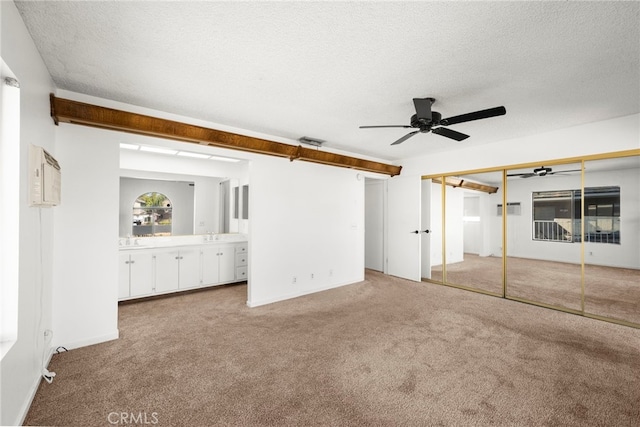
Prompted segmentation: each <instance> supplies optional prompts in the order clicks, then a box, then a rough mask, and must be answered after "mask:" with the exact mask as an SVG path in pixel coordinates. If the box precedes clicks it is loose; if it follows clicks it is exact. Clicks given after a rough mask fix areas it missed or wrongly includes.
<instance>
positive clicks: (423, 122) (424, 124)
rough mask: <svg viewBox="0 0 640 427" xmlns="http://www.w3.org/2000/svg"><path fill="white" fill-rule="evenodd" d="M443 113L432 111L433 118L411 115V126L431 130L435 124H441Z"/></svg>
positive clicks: (421, 129)
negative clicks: (420, 117)
mask: <svg viewBox="0 0 640 427" xmlns="http://www.w3.org/2000/svg"><path fill="white" fill-rule="evenodd" d="M441 119H442V114H440V113H438V112H437V111H432V112H431V120H428V119H419V118H418V115H417V114H414V115H413V116H411V127H413V128H418V129H420V131H421V132H429V131H430V130H431V128H432V127H433V126H437V125H438V124H440V120H441Z"/></svg>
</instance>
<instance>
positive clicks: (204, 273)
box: [118, 233, 248, 301]
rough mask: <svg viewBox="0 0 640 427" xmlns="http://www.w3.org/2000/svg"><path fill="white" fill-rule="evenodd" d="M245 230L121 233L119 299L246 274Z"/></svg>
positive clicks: (242, 278) (243, 277)
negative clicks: (141, 235) (132, 235)
mask: <svg viewBox="0 0 640 427" xmlns="http://www.w3.org/2000/svg"><path fill="white" fill-rule="evenodd" d="M247 243H248V242H247V236H246V235H244V234H239V233H233V234H215V235H214V234H207V235H200V236H176V237H149V238H136V239H134V238H126V239H125V238H121V239H119V288H118V289H119V290H118V300H120V301H122V300H130V299H134V298H141V297H148V296H153V295H160V294H167V293H173V292H180V291H184V290H189V289H196V288H201V287H210V286H217V285H223V284H228V283H234V282H242V281H245V280H247V261H248V258H247V255H248V244H247Z"/></svg>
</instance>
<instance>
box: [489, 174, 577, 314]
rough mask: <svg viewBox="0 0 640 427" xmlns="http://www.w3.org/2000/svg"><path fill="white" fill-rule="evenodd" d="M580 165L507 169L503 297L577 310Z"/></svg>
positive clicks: (503, 212) (504, 210) (504, 211)
mask: <svg viewBox="0 0 640 427" xmlns="http://www.w3.org/2000/svg"><path fill="white" fill-rule="evenodd" d="M581 168H582V164H581V163H571V164H559V165H554V166H552V167H546V166H540V167H534V168H526V169H518V170H508V171H507V198H506V199H507V206H506V209H503V210H502V214H506V216H507V220H506V233H507V234H506V235H507V239H506V246H507V260H506V265H507V268H506V295H507V297H511V298H515V299H520V300H524V301H529V302H534V303H538V304H544V305H549V306H552V307H558V308H562V309H564V310H573V311H576V312H579V311H581V310H582V265H581V248H580V233H579V230H580V190H581V187H582V176H581Z"/></svg>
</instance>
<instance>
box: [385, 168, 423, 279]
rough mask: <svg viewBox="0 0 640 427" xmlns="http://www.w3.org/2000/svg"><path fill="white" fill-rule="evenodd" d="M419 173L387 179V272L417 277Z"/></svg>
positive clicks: (419, 212)
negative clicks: (417, 174)
mask: <svg viewBox="0 0 640 427" xmlns="http://www.w3.org/2000/svg"><path fill="white" fill-rule="evenodd" d="M420 193H421V177H420V176H408V177H403V176H395V177H393V178H391V179H389V180H388V182H387V211H388V230H389V233H388V246H387V257H388V260H389V263H388V266H387V273H388V274H390V275H392V276H398V277H403V278H405V279H409V280H415V281H418V282H419V281H420V278H421V277H420V267H421V265H420V264H421V259H420V249H421V244H420V243H421V239H422V236H421V235H422V230H421V228H420V214H421V200H420V196H421V194H420Z"/></svg>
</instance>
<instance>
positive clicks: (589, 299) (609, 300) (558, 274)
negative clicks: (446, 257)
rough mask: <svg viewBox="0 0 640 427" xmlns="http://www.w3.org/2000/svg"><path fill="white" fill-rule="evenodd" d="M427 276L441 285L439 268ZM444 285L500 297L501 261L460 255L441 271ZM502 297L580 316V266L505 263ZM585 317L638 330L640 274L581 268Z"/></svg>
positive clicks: (515, 260)
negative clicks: (631, 325) (629, 324)
mask: <svg viewBox="0 0 640 427" xmlns="http://www.w3.org/2000/svg"><path fill="white" fill-rule="evenodd" d="M431 273H432V276H431V277H432V279H433V280H436V281H442V266H435V267H434V268H433V269H432V270H431ZM447 282H448V283H452V284H455V285H463V286H467V287H469V288H473V289H479V290H484V291H488V292H493V293H496V294H502V258H499V257H480V256H478V255H474V254H468V253H467V254H464V261H462V262H457V263H454V264H449V265H447ZM507 295H508V296H511V297H517V298H523V299H526V300H529V301H534V302H539V303H543V304H550V305H553V306H556V307H563V308H569V309H573V310H581V307H582V302H581V298H582V283H581V269H580V265H579V264H569V263H564V262H554V261H542V260H535V259H528V258H516V257H509V258H508V259H507ZM585 312H586V313H590V314H596V315H599V316H604V317H608V318H612V319H618V320H626V321H628V322H634V323H637V324H640V270H634V269H629V268H615V267H604V266H598V265H589V264H587V265H585Z"/></svg>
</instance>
